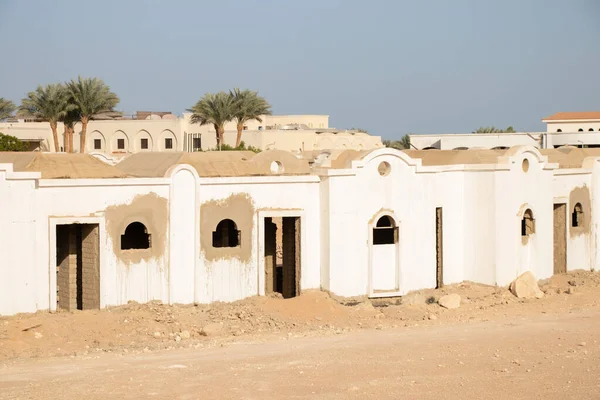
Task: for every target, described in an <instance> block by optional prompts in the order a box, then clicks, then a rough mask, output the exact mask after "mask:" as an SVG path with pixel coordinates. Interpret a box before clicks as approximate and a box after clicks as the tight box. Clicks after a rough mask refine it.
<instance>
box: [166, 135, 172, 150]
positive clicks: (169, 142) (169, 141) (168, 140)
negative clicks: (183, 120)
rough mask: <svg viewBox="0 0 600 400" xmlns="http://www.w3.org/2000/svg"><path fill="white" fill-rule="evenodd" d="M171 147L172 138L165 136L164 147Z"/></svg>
mask: <svg viewBox="0 0 600 400" xmlns="http://www.w3.org/2000/svg"><path fill="white" fill-rule="evenodd" d="M172 148H173V139H172V138H170V137H168V138H165V149H172Z"/></svg>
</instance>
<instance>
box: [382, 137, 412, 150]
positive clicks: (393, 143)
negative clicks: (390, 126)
mask: <svg viewBox="0 0 600 400" xmlns="http://www.w3.org/2000/svg"><path fill="white" fill-rule="evenodd" d="M382 143H383V145H384V146H385V147H390V148H392V149H396V150H408V149H410V136H409V135H408V134H406V135H404V136H402V138H401V139H400V140H384V141H383V142H382Z"/></svg>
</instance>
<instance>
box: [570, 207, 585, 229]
mask: <svg viewBox="0 0 600 400" xmlns="http://www.w3.org/2000/svg"><path fill="white" fill-rule="evenodd" d="M571 226H572V227H573V228H577V227H580V226H583V208H582V207H581V203H577V204H575V207H573V214H572V215H571Z"/></svg>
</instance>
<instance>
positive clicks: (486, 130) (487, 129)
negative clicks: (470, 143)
mask: <svg viewBox="0 0 600 400" xmlns="http://www.w3.org/2000/svg"><path fill="white" fill-rule="evenodd" d="M473 133H515V129H514V128H513V127H512V126H509V127H508V128H506V129H498V128H496V127H494V126H482V127H479V128H478V129H477V130H476V131H475V132H473Z"/></svg>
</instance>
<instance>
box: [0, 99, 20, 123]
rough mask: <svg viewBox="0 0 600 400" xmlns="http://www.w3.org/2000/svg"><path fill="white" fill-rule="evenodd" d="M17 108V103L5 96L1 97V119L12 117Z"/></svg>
mask: <svg viewBox="0 0 600 400" xmlns="http://www.w3.org/2000/svg"><path fill="white" fill-rule="evenodd" d="M16 109H17V107H16V106H15V103H13V102H12V101H10V100H7V99H5V98H4V97H0V121H1V120H3V119H6V118H9V117H11V116H12V114H13V112H15V110H16Z"/></svg>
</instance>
